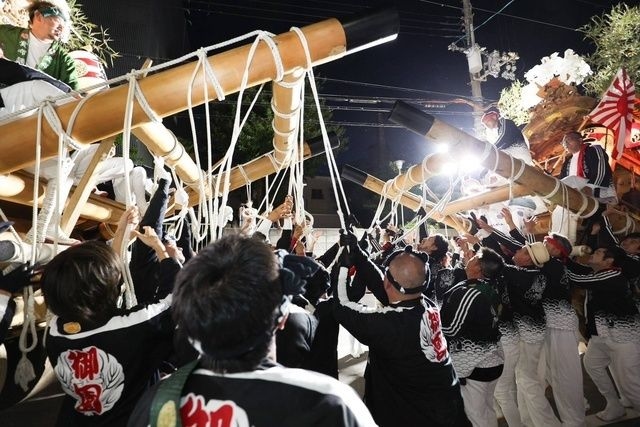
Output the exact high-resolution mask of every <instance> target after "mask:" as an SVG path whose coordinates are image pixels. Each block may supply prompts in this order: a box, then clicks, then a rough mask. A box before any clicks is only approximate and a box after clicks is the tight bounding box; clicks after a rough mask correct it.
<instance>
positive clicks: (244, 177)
mask: <svg viewBox="0 0 640 427" xmlns="http://www.w3.org/2000/svg"><path fill="white" fill-rule="evenodd" d="M329 139H330V143H331V147H332V148H335V147H337V146H338V138H337V136H336V135H335V134H333V133H330V134H329ZM275 151H276V150H273V151H270V152H268V153H266V154H263V155H262V156H260V157H257V158H255V159H253V160H251V161H249V162H247V163H245V164H243V165H238V166H235V167H234V168H232V169H231V174H230V178H229V181H230V182H229V191H233V190H236V189H238V188H240V187H242V186H244V185H247V184H250V183H252V182H253V181H256V180H258V179H262V178H264V177H265V176H268V175H271V174H272V173H274V172H277V171H279V170H280V169H281V168H282V165H279V164H278V162H277V161H276V160H275ZM323 152H324V143H323V142H322V140H321V139H315V140H311V141H309V143H305V144H304V158H305V159H308V158H311V157H314V156H316V155H318V154H321V153H323ZM215 181H216V177H215V176H212V177H211V178H210V179H208V182H210V183H214V182H215ZM205 182H206V181H205ZM197 191H198V189H195V190H194V189H192V188H190V189H188V190H187V194H188V195H189V206H194V205H197V204H198V203H199V202H200V196H199V195H198V192H197ZM205 191H209V192H211V193H213V191H212V189H211V188H206V189H205Z"/></svg>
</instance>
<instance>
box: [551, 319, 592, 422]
mask: <svg viewBox="0 0 640 427" xmlns="http://www.w3.org/2000/svg"><path fill="white" fill-rule="evenodd" d="M576 333H577V332H576V331H571V330H564V329H553V328H549V329H547V334H546V337H545V342H544V343H545V356H546V359H547V365H548V368H549V369H548V374H549V383H550V384H551V387H552V388H553V399H554V400H555V402H556V407H557V408H558V413H559V414H560V418H561V419H562V425H563V426H564V427H583V426H584V425H585V418H584V412H585V408H584V399H583V383H582V366H580V354H579V353H578V337H577V335H576Z"/></svg>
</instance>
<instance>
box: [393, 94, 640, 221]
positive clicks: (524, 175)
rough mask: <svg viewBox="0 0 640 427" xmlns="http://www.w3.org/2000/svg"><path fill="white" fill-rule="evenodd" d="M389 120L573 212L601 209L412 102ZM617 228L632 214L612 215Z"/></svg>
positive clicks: (401, 106) (587, 213) (397, 109)
mask: <svg viewBox="0 0 640 427" xmlns="http://www.w3.org/2000/svg"><path fill="white" fill-rule="evenodd" d="M389 120H390V121H392V122H394V123H397V124H399V125H401V126H404V127H405V128H407V129H409V130H411V131H413V132H415V133H417V134H418V135H420V136H422V137H424V138H425V139H428V140H430V141H433V142H435V143H438V144H445V143H446V144H448V145H449V150H450V151H451V152H467V153H470V154H474V155H476V156H477V158H478V163H480V164H482V166H484V167H486V168H487V169H490V170H493V171H494V172H495V173H497V174H498V175H500V176H502V177H504V178H507V179H511V180H512V181H513V182H515V183H517V184H520V185H523V186H525V187H527V188H529V189H531V191H532V192H534V193H535V194H537V195H539V196H541V197H543V198H545V199H547V200H549V201H550V202H552V203H555V204H557V205H560V206H565V207H567V208H568V209H569V210H570V211H571V212H574V213H577V214H580V215H583V216H590V215H593V214H594V213H595V212H596V211H597V209H598V201H597V200H596V199H595V198H593V197H590V196H587V195H586V194H584V193H581V192H579V191H577V190H575V189H573V188H571V187H569V186H567V185H565V184H564V183H563V182H561V181H560V180H558V179H557V178H555V177H553V176H550V175H547V174H545V173H544V172H542V171H540V170H538V169H536V168H535V167H533V166H529V165H527V164H526V163H524V162H523V161H522V160H520V159H517V158H515V157H511V156H510V155H508V154H507V153H505V152H503V151H499V150H495V149H494V147H492V146H491V144H490V143H489V142H485V141H481V140H479V139H476V138H474V137H473V136H471V135H468V134H466V133H464V132H462V131H461V130H459V129H456V128H455V127H453V126H451V125H449V124H447V123H445V122H443V121H441V120H438V119H437V118H435V117H434V116H432V115H430V114H428V113H425V112H424V111H422V110H420V109H419V108H416V107H414V106H412V105H409V104H407V103H405V102H401V101H399V102H397V103H396V105H395V106H394V108H393V109H392V111H391V114H390V116H389ZM611 221H612V225H613V226H614V229H621V228H624V227H623V226H621V223H622V224H626V223H628V222H629V221H632V222H634V220H633V218H631V217H629V215H628V214H626V213H622V214H621V215H616V216H615V217H612V218H611Z"/></svg>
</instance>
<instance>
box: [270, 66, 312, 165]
mask: <svg viewBox="0 0 640 427" xmlns="http://www.w3.org/2000/svg"><path fill="white" fill-rule="evenodd" d="M303 86H304V70H303V69H302V68H299V69H296V70H294V71H293V72H291V73H289V74H287V75H286V76H285V77H284V78H283V79H282V81H281V82H273V98H272V100H271V109H272V110H273V158H274V160H275V161H276V164H278V165H279V166H284V165H285V162H288V161H289V160H290V159H291V153H292V150H293V147H294V146H295V144H296V142H297V141H296V139H297V138H296V136H297V133H296V130H297V129H298V128H299V127H300V108H302V99H301V98H300V95H301V94H302V88H303Z"/></svg>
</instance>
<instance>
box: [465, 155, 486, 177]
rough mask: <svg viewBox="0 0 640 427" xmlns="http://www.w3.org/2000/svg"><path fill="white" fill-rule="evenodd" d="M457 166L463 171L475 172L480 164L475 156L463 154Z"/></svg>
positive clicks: (479, 168) (479, 167)
mask: <svg viewBox="0 0 640 427" xmlns="http://www.w3.org/2000/svg"><path fill="white" fill-rule="evenodd" d="M459 167H460V170H461V171H464V172H465V173H469V172H475V171H479V170H481V169H482V164H480V162H479V161H478V158H477V157H475V156H463V157H461V158H460V162H459Z"/></svg>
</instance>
